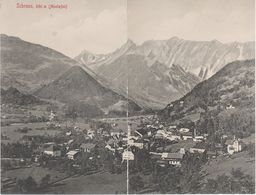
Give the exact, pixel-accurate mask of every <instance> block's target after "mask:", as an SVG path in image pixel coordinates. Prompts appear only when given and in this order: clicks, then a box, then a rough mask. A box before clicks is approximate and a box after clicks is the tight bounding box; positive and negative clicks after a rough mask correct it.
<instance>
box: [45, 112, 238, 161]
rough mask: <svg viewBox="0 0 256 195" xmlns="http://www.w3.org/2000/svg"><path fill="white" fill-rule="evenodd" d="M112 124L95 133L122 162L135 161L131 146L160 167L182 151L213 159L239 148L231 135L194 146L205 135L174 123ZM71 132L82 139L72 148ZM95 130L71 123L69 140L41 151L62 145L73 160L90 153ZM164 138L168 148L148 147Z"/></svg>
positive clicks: (52, 152)
mask: <svg viewBox="0 0 256 195" xmlns="http://www.w3.org/2000/svg"><path fill="white" fill-rule="evenodd" d="M55 118H56V115H55V114H54V113H53V112H51V114H50V122H54V119H55ZM153 119H154V118H153ZM149 121H154V120H152V117H151V118H150V120H149ZM115 126H117V125H116V124H114V125H112V129H111V130H103V129H102V128H101V129H98V130H97V136H100V137H101V138H102V139H101V140H102V143H101V145H103V147H105V149H107V150H109V151H110V152H112V153H113V155H116V154H119V155H120V156H121V157H122V162H124V161H133V160H135V156H134V154H133V152H132V148H137V150H141V149H146V150H147V151H148V152H149V153H150V155H151V158H152V159H155V160H156V162H157V163H158V164H159V165H160V166H167V165H173V166H181V162H182V159H183V156H184V154H185V153H186V152H189V153H199V154H202V153H205V154H206V155H207V157H208V158H215V157H216V156H217V155H220V154H224V153H227V154H230V155H232V154H233V153H235V152H240V151H241V150H242V149H243V143H242V142H241V141H240V140H239V139H236V138H234V139H230V140H229V139H227V137H223V138H224V139H225V140H226V142H225V145H224V146H223V145H221V144H215V150H211V151H209V150H206V148H199V147H196V144H197V143H200V142H205V141H207V137H208V135H207V134H204V135H197V132H196V130H193V131H191V130H190V129H189V128H184V127H183V128H178V127H177V126H176V125H171V126H168V127H166V126H164V125H163V124H160V122H159V121H157V120H155V121H154V122H151V123H147V124H144V126H143V125H142V127H140V128H136V129H133V130H132V125H131V124H130V125H128V130H127V132H126V131H123V130H117V129H115V128H113V127H115ZM74 132H79V136H81V135H83V136H84V140H85V141H84V142H83V143H80V144H79V145H78V146H76V148H75V149H74V147H70V145H71V144H72V143H73V142H74V139H72V137H73V133H74ZM95 132H96V131H95V130H92V129H89V130H86V131H83V130H81V129H80V128H79V127H76V126H75V127H74V129H73V131H71V130H69V131H67V132H65V135H66V137H70V140H69V141H67V142H65V143H63V144H62V145H61V146H60V145H56V144H55V143H45V144H44V145H43V154H45V155H48V156H52V157H60V156H63V147H65V150H64V151H65V154H64V156H66V158H68V159H70V160H75V159H76V158H77V157H78V156H79V155H80V154H81V153H82V152H84V153H88V154H90V153H91V152H92V151H93V150H94V149H95V147H96V144H95V143H94V138H95V136H96V135H95ZM165 141H167V142H168V143H169V146H168V147H169V148H170V150H166V151H164V150H163V151H161V152H160V151H159V150H156V149H155V148H152V147H151V146H152V145H153V144H154V143H155V142H165ZM179 143H184V144H183V145H180V146H176V145H175V144H179ZM187 143H190V144H187ZM191 143H192V144H191ZM175 147H176V148H175ZM71 148H72V149H71ZM174 148H175V150H174ZM170 151H171V152H170ZM90 158H92V157H90Z"/></svg>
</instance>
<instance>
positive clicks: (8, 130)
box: [1, 122, 59, 143]
mask: <svg viewBox="0 0 256 195" xmlns="http://www.w3.org/2000/svg"><path fill="white" fill-rule="evenodd" d="M24 127H28V128H31V129H32V130H31V131H28V132H27V133H20V132H17V131H15V130H17V129H19V128H24ZM42 127H46V123H45V122H42V123H26V124H25V123H16V124H13V125H10V126H3V127H1V133H2V134H4V135H7V137H8V138H9V140H2V143H8V142H10V143H13V142H17V141H18V140H19V139H21V138H22V137H23V136H24V135H51V136H54V135H56V134H58V133H59V131H58V130H51V129H49V130H45V129H42V130H36V128H42Z"/></svg>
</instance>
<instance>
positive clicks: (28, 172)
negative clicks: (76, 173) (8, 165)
mask: <svg viewBox="0 0 256 195" xmlns="http://www.w3.org/2000/svg"><path fill="white" fill-rule="evenodd" d="M47 174H50V175H51V182H53V181H57V180H59V179H61V178H64V177H66V174H65V173H60V172H59V171H55V170H53V169H51V170H50V169H48V168H43V167H36V166H35V165H32V167H30V168H22V169H14V170H8V171H4V172H2V177H9V178H20V179H22V178H27V177H28V176H32V177H33V178H34V179H35V181H36V182H37V183H40V181H41V179H42V178H43V177H44V176H46V175H47Z"/></svg>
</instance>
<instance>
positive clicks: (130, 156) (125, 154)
mask: <svg viewBox="0 0 256 195" xmlns="http://www.w3.org/2000/svg"><path fill="white" fill-rule="evenodd" d="M122 159H123V161H124V160H134V154H133V153H132V152H131V151H128V150H125V151H124V152H123V154H122Z"/></svg>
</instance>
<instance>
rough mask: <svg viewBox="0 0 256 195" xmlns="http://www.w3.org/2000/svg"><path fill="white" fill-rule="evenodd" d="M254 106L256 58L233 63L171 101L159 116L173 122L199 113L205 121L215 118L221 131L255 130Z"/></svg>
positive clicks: (215, 123)
mask: <svg viewBox="0 0 256 195" xmlns="http://www.w3.org/2000/svg"><path fill="white" fill-rule="evenodd" d="M254 107H255V60H245V61H235V62H232V63H229V64H228V65H226V66H225V67H223V68H222V69H221V70H219V71H218V72H217V73H216V74H215V75H213V76H212V77H211V78H209V79H208V80H205V81H203V82H201V83H199V84H198V85H196V86H195V87H194V88H193V90H192V91H191V92H189V93H188V94H186V95H185V96H184V97H182V98H180V99H179V100H176V101H174V102H171V103H170V104H168V105H167V106H166V108H165V109H163V110H162V111H160V112H159V116H160V118H161V119H162V120H163V121H166V122H170V123H171V122H173V121H175V120H180V119H184V118H186V119H191V118H195V115H197V116H198V118H197V119H198V120H202V119H204V120H203V121H204V122H205V121H208V122H209V121H211V120H212V119H214V122H213V124H211V125H213V126H214V125H215V128H216V129H217V130H221V129H225V130H228V131H229V132H230V131H241V132H248V131H251V132H254V130H255V129H254V124H255V116H254V114H255V109H254ZM206 118H207V119H206ZM195 121H196V120H195ZM209 128H210V127H207V128H205V129H209Z"/></svg>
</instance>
